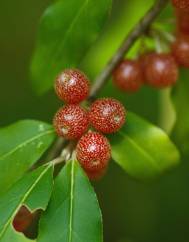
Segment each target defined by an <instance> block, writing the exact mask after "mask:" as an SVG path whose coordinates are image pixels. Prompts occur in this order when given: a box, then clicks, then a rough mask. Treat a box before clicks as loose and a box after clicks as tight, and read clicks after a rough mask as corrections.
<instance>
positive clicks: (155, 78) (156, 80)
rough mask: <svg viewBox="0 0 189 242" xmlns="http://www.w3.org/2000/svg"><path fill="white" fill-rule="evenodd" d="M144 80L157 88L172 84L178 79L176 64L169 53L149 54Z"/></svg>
mask: <svg viewBox="0 0 189 242" xmlns="http://www.w3.org/2000/svg"><path fill="white" fill-rule="evenodd" d="M145 77H146V82H147V83H148V84H149V85H151V86H153V87H158V88H163V87H167V86H172V85H173V84H175V83H176V81H177V79H178V66H177V64H176V62H175V60H174V58H173V56H171V55H170V54H157V53H154V54H151V55H150V56H149V58H148V63H147V65H146V68H145Z"/></svg>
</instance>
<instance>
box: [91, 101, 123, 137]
mask: <svg viewBox="0 0 189 242" xmlns="http://www.w3.org/2000/svg"><path fill="white" fill-rule="evenodd" d="M125 116H126V110H125V108H124V106H123V105H122V104H121V103H120V102H119V101H117V100H115V99H113V98H101V99H98V100H96V101H95V102H94V103H93V104H92V105H91V108H90V111H89V121H90V123H91V124H92V126H93V127H94V128H95V129H96V130H98V131H100V132H102V133H105V134H109V133H114V132H116V131H118V130H119V129H120V128H121V127H122V126H123V124H124V123H125Z"/></svg>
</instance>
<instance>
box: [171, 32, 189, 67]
mask: <svg viewBox="0 0 189 242" xmlns="http://www.w3.org/2000/svg"><path fill="white" fill-rule="evenodd" d="M172 52H173V56H174V57H175V59H176V61H177V62H178V63H179V64H180V65H182V66H184V67H187V68H189V37H186V36H185V37H184V36H180V37H179V38H177V39H176V41H175V42H174V43H173V45H172Z"/></svg>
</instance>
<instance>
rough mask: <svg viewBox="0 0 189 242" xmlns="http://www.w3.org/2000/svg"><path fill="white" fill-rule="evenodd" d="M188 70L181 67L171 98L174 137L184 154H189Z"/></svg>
mask: <svg viewBox="0 0 189 242" xmlns="http://www.w3.org/2000/svg"><path fill="white" fill-rule="evenodd" d="M188 80H189V71H188V70H187V69H183V70H181V72H180V78H179V81H178V83H177V85H176V86H175V88H174V89H173V92H172V100H173V103H174V107H175V111H176V117H177V119H176V125H175V128H174V138H175V141H176V142H177V145H178V146H179V148H180V149H181V150H182V152H183V153H184V154H189V145H188V141H189V112H188V104H189V81H188Z"/></svg>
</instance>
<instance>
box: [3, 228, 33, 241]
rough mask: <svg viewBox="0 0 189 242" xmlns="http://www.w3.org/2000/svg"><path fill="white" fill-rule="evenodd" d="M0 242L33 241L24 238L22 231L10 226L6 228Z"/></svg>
mask: <svg viewBox="0 0 189 242" xmlns="http://www.w3.org/2000/svg"><path fill="white" fill-rule="evenodd" d="M0 242H35V241H34V240H30V239H28V238H26V237H25V236H24V235H23V234H22V233H18V232H16V231H15V230H14V228H13V227H12V226H9V228H8V229H7V232H6V235H5V236H4V237H3V238H2V239H1V240H0Z"/></svg>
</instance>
